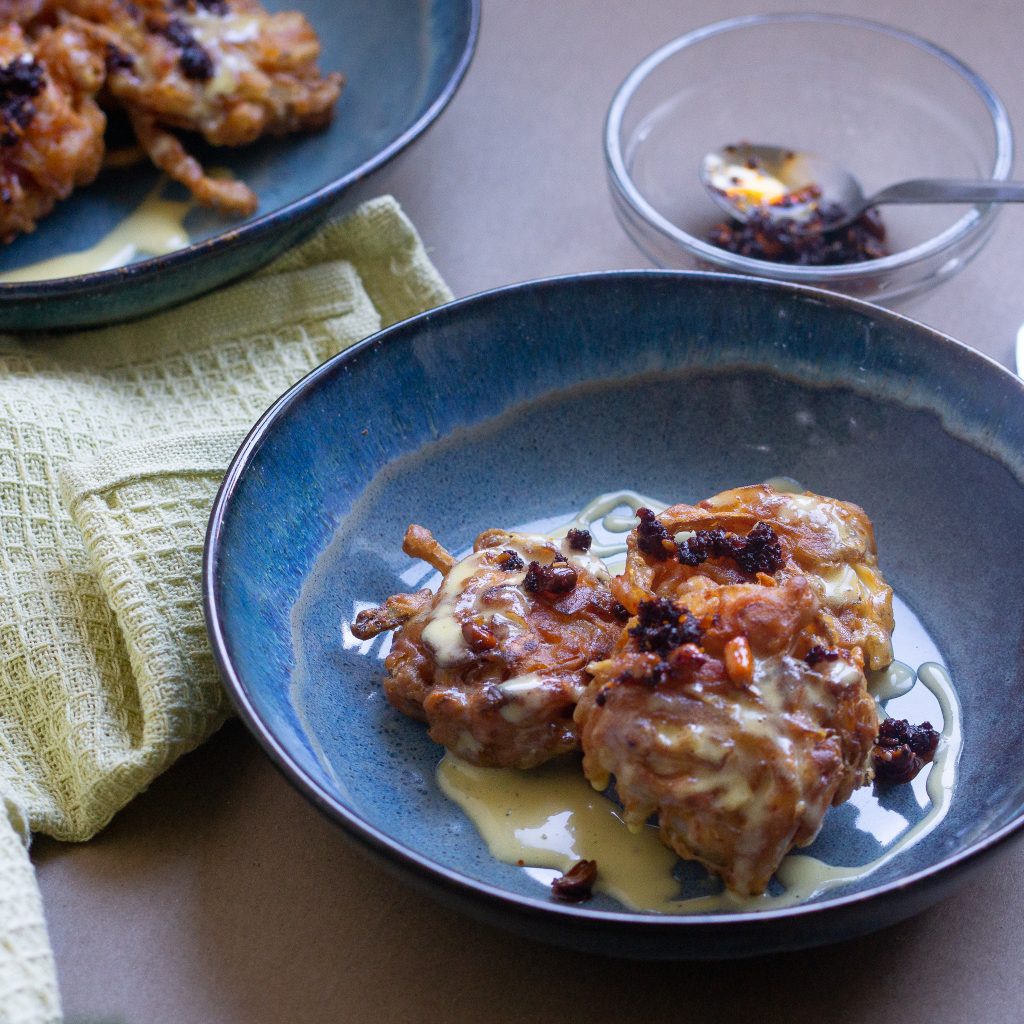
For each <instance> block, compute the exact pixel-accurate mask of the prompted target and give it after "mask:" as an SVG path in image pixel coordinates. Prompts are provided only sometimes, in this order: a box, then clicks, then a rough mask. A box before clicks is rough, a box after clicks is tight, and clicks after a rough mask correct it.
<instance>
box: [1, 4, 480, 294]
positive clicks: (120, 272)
mask: <svg viewBox="0 0 1024 1024" xmlns="http://www.w3.org/2000/svg"><path fill="white" fill-rule="evenodd" d="M462 2H464V3H465V4H466V5H467V7H468V8H469V28H468V31H467V33H466V42H465V46H464V47H463V50H462V53H461V54H460V55H459V59H458V61H457V63H456V65H455V67H454V69H453V71H452V74H451V77H450V78H449V79H448V81H447V82H446V83H445V85H444V88H443V89H442V90H441V91H440V92H439V93H438V95H437V97H436V98H435V99H434V101H433V103H431V104H430V106H429V107H427V109H426V110H425V111H424V112H423V113H422V114H421V115H420V117H419V118H418V119H417V120H416V121H414V122H413V123H412V124H411V125H410V126H409V127H408V128H407V129H406V130H405V131H404V132H402V134H401V135H399V136H398V137H397V138H396V139H395V140H394V141H393V142H391V143H390V144H389V145H388V146H386V147H385V148H384V149H382V150H381V151H380V152H379V153H377V154H376V155H375V156H373V157H371V158H370V159H369V160H366V161H364V162H363V163H361V164H360V165H359V166H358V167H355V168H353V169H352V170H351V171H349V172H348V173H347V174H345V175H343V176H342V177H340V178H336V179H335V180H334V181H332V182H331V183H330V184H328V185H325V186H324V187H323V188H321V189H317V191H315V192H310V193H309V195H306V196H303V197H302V198H301V199H296V200H294V201H293V202H291V203H288V204H287V205H285V206H282V207H279V208H278V209H276V210H272V211H270V212H269V213H266V214H263V215H262V216H260V217H257V218H256V219H255V220H252V221H248V222H246V223H245V224H241V225H239V226H238V227H237V228H228V229H227V230H226V231H222V232H221V233H220V234H217V235H214V236H213V237H211V238H206V239H203V240H202V241H200V242H194V243H193V244H191V245H189V246H187V247H186V248H184V249H177V250H175V251H174V252H172V253H168V254H167V255H165V256H154V257H152V258H150V259H146V260H139V262H138V263H130V264H128V265H127V266H124V267H114V268H113V269H112V270H101V271H97V272H96V273H92V274H79V275H76V276H74V277H61V278H54V279H52V280H45V281H25V282H18V283H8V284H5V283H0V302H11V303H15V302H19V303H20V302H30V301H33V300H41V299H48V298H60V299H61V300H62V301H66V300H68V299H72V298H75V297H77V296H82V295H87V294H91V293H93V292H96V291H104V290H109V289H111V288H113V287H118V288H120V287H122V286H124V285H126V284H134V283H136V282H139V281H149V280H152V279H153V278H155V277H157V276H159V275H160V274H163V273H167V272H169V271H172V270H175V269H177V268H178V267H180V266H182V265H183V264H185V263H187V262H190V261H191V260H202V259H205V258H207V257H209V256H211V255H213V254H215V253H216V254H218V255H219V254H222V253H224V252H227V251H231V250H233V249H235V248H237V247H238V246H241V245H243V244H246V245H248V244H249V243H250V242H255V241H257V240H259V239H261V238H266V237H268V236H269V235H272V234H273V233H274V231H275V230H276V229H277V227H278V225H280V224H281V223H282V222H283V221H291V220H293V219H295V220H301V219H302V218H303V217H304V216H305V215H307V214H309V213H310V212H311V211H313V210H315V209H316V208H318V207H320V206H323V205H325V204H326V203H329V202H331V201H332V200H333V199H335V198H336V197H337V196H339V195H340V194H341V193H342V192H343V191H344V190H345V189H346V188H348V187H349V186H350V185H353V184H355V183H356V182H357V181H361V180H362V179H363V178H365V177H367V176H368V175H369V174H371V173H373V171H376V170H377V169H378V168H380V167H383V166H384V164H386V163H388V162H389V161H390V160H393V159H394V158H395V157H396V156H397V155H398V154H399V153H400V152H401V151H402V150H403V149H405V147H406V146H408V145H409V144H410V143H411V142H413V141H414V140H415V139H416V138H417V137H418V136H420V135H422V134H423V132H425V131H426V130H427V128H429V127H430V126H431V124H433V122H434V121H435V120H436V119H437V117H438V115H439V114H440V113H441V111H442V110H444V108H445V107H446V106H447V105H448V104H449V102H450V101H451V99H452V97H453V96H454V95H455V93H456V91H457V90H458V88H459V86H460V85H461V84H462V80H463V78H464V77H465V75H466V71H467V70H468V68H469V64H470V61H471V60H472V59H473V53H474V52H475V50H476V44H477V38H478V37H479V35H480V3H481V0H462ZM273 255H274V253H273V252H271V253H270V254H269V255H268V257H267V260H270V259H271V258H273ZM263 262H266V260H265V261H263Z"/></svg>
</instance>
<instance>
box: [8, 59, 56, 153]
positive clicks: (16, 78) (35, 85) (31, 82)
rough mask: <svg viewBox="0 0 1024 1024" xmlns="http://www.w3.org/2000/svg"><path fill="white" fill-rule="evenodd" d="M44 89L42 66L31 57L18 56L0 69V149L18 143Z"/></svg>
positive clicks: (44, 78)
mask: <svg viewBox="0 0 1024 1024" xmlns="http://www.w3.org/2000/svg"><path fill="white" fill-rule="evenodd" d="M26 56H27V55H26ZM45 85H46V74H45V72H44V71H43V66H42V65H41V64H39V63H38V62H37V61H36V60H35V58H34V57H28V59H27V60H26V59H23V58H22V57H20V56H19V57H15V58H14V59H13V60H11V61H10V62H9V63H7V64H3V65H0V146H3V147H5V148H6V147H9V146H14V145H17V143H18V142H19V141H20V140H21V137H22V135H23V134H24V131H25V129H26V128H27V127H28V126H29V124H31V122H32V118H34V117H35V116H36V105H35V104H34V103H33V102H32V100H33V99H34V98H35V97H36V96H38V95H39V94H40V93H41V92H42V91H43V88H44V86H45Z"/></svg>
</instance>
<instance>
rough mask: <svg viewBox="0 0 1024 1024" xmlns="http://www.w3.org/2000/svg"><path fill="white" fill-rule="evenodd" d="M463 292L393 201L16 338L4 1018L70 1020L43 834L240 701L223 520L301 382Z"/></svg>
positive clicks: (6, 519)
mask: <svg viewBox="0 0 1024 1024" xmlns="http://www.w3.org/2000/svg"><path fill="white" fill-rule="evenodd" d="M450 298H451V295H450V293H449V291H448V289H447V287H446V286H445V284H444V282H443V281H442V280H441V278H440V277H439V276H438V274H437V271H436V270H435V269H434V267H433V266H432V265H431V263H430V261H429V259H428V258H427V255H426V253H425V251H424V249H423V246H422V244H421V242H420V240H419V238H418V236H417V235H416V232H415V230H414V229H413V227H412V225H411V224H410V223H409V222H408V220H407V219H406V218H405V216H404V214H403V213H402V211H401V209H400V208H399V206H398V204H397V203H396V202H395V201H394V200H393V199H391V198H390V197H385V198H381V199H377V200H373V201H371V202H369V203H366V204H365V205H363V206H361V207H360V208H359V209H358V210H357V211H356V212H355V213H353V214H351V215H350V216H349V217H347V218H345V219H343V220H339V221H335V222H333V223H330V224H328V225H327V226H326V227H325V228H323V229H322V230H321V231H320V232H319V233H318V234H317V235H316V236H314V237H313V238H312V239H311V240H309V241H307V242H306V243H305V244H303V245H302V246H300V247H299V248H297V249H295V250H293V251H291V252H289V253H287V254H286V255H285V256H283V257H282V258H280V259H278V260H277V261H276V262H275V263H273V264H272V265H271V266H270V267H268V268H266V269H265V270H263V271H262V272H261V273H259V274H257V275H256V276H254V277H251V278H249V279H247V280H244V281H242V282H241V283H239V284H235V285H233V286H230V287H228V288H224V289H222V290H220V291H218V292H215V293H213V294H211V295H208V296H206V297H204V298H200V299H197V300H196V301H194V302H192V303H190V304H189V305H187V306H183V307H181V308H179V309H175V310H172V311H170V312H166V313H161V314H158V315H155V316H152V317H150V318H148V319H147V320H143V321H139V322H136V323H132V324H127V325H121V326H116V327H109V328H104V329H101V330H90V331H83V332H81V333H77V334H69V335H61V336H57V337H48V338H43V339H40V338H38V337H35V338H28V339H18V338H14V337H2V336H0V561H2V572H0V1022H3V1024H7V1022H11V1024H29V1022H31V1024H42V1022H50V1021H55V1020H59V1018H60V1001H59V997H58V994H57V986H56V981H55V975H54V966H53V957H52V954H51V952H50V948H49V943H48V940H47V936H46V928H45V924H44V919H43V914H42V907H41V903H40V898H39V892H38V889H37V887H36V883H35V879H34V876H33V873H32V867H31V863H30V861H29V858H28V853H27V844H28V838H29V835H30V834H31V833H32V832H45V833H47V834H49V835H51V836H55V837H56V838H58V839H66V840H82V839H88V838H89V837H90V836H92V835H93V834H94V833H96V832H97V831H98V830H99V829H101V828H102V827H103V826H104V825H105V824H106V823H107V822H108V821H109V820H110V819H111V817H112V816H113V815H114V814H115V813H116V812H117V811H118V810H119V809H120V808H121V807H123V806H124V805H125V804H126V803H127V802H128V801H129V800H130V799H131V798H132V797H133V796H135V794H136V793H139V792H140V791H142V790H144V789H145V788H146V787H147V786H148V785H149V783H150V782H151V781H152V780H153V779H154V778H155V777H156V776H157V775H158V774H159V773H160V772H162V771H163V770H164V769H165V768H167V767H168V766H169V765H170V764H171V763H172V762H173V761H174V760H175V759H176V758H177V757H179V756H180V755H181V754H183V753H185V752H186V751H188V750H191V749H192V748H194V747H195V746H197V745H198V744H199V743H201V742H202V741H203V740H204V739H205V738H206V737H207V736H209V735H210V733H211V732H213V730H215V729H216V728H217V727H218V726H219V725H220V724H221V723H222V721H223V720H224V718H225V717H226V716H227V715H228V713H229V707H228V703H227V700H226V698H225V696H224V693H223V691H222V689H221V686H220V681H219V678H218V676H217V672H216V669H215V667H214V663H213V658H212V655H211V653H210V650H209V648H208V645H207V640H206V631H205V627H204V624H203V612H202V599H201V594H200V581H199V578H200V561H201V557H202V550H203V538H204V532H205V529H206V521H207V518H208V516H209V512H210V508H211V506H212V504H213V499H214V496H215V494H216V491H217V487H218V485H219V483H220V480H221V477H222V476H223V474H224V470H225V469H226V467H227V463H228V461H229V460H230V458H231V456H232V455H233V454H234V452H235V449H236V448H237V447H238V444H239V443H240V442H241V440H242V438H243V437H244V435H245V432H246V431H247V430H248V428H249V427H250V426H252V424H253V423H254V422H255V421H256V419H257V418H258V417H259V415H260V414H261V413H262V412H263V411H264V410H265V409H266V408H267V406H268V405H269V404H270V403H271V402H272V401H273V400H274V399H275V398H276V397H277V396H278V395H279V394H280V393H281V392H282V391H284V390H285V389H286V388H287V387H288V386H289V385H290V384H292V383H294V382H295V381H296V380H298V379H299V378H300V377H301V376H302V375H303V374H305V373H306V372H307V371H308V370H310V369H312V368H313V367H314V366H316V365H318V364H319V363H321V362H323V361H324V360H325V359H327V358H328V357H329V356H332V355H334V353H336V352H338V351H340V350H341V349H344V348H346V347H347V346H349V345H351V344H352V343H353V342H355V341H358V340H359V339H360V338H363V337H365V336H366V335H368V334H371V333H373V332H374V331H376V330H378V329H379V328H381V327H383V326H386V325H387V324H389V323H393V322H394V321H396V320H400V319H403V318H404V317H407V316H411V315H412V314H414V313H418V312H420V311H422V310H424V309H427V308H429V307H431V306H436V305H438V304H439V303H441V302H445V301H447V300H448V299H450Z"/></svg>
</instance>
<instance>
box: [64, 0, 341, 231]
mask: <svg viewBox="0 0 1024 1024" xmlns="http://www.w3.org/2000/svg"><path fill="white" fill-rule="evenodd" d="M49 11H50V13H51V15H52V14H54V13H55V14H56V15H57V16H58V18H59V19H60V20H61V21H64V22H68V23H72V24H80V25H83V26H86V27H87V30H88V31H90V32H91V33H92V34H93V36H94V37H95V38H96V40H97V43H98V45H100V46H102V48H103V53H104V58H105V62H106V69H107V83H106V84H107V92H108V94H109V96H110V97H111V98H112V100H113V101H114V102H115V103H116V104H117V105H118V106H120V107H122V108H123V109H124V110H125V111H126V113H127V114H128V117H129V119H130V121H131V124H132V127H133V129H134V131H135V134H136V136H137V138H138V140H139V143H140V145H141V146H142V148H143V150H144V151H145V152H146V154H147V155H148V156H149V158H150V159H151V160H152V161H153V163H155V164H156V165H157V166H158V167H159V168H160V169H161V170H163V171H165V172H166V173H167V174H168V175H170V176H171V177H172V178H174V179H175V180H177V181H180V182H181V183H182V184H184V185H185V186H187V187H188V188H189V189H190V190H191V191H192V192H193V193H194V194H195V196H196V198H197V199H199V201H200V202H202V203H205V204H207V205H211V206H216V207H219V208H221V209H224V210H227V211H229V212H232V213H240V214H248V213H251V212H252V211H253V210H254V209H255V208H256V205H257V199H256V196H255V194H254V193H253V192H252V191H251V190H250V189H249V188H248V187H246V186H245V185H243V184H242V183H241V182H236V181H223V180H219V179H214V178H210V177H209V176H208V175H207V174H206V173H205V172H204V171H203V169H202V167H201V166H200V165H199V163H198V162H197V161H196V160H195V159H194V158H193V157H191V156H190V155H189V154H188V152H187V150H186V149H185V146H184V144H183V143H182V141H181V140H180V139H179V138H178V136H177V135H175V134H174V131H175V130H184V131H190V132H196V133H197V134H198V135H200V136H202V138H203V139H205V140H206V141H207V142H208V143H210V144H211V145H214V146H244V145H248V144H249V143H251V142H255V141H256V140H257V139H258V138H260V137H262V136H264V135H286V134H289V133H292V132H306V131H313V130H315V129H318V128H322V127H324V126H325V125H326V124H327V123H328V122H329V121H330V120H331V116H332V114H333V110H334V104H335V103H336V102H337V100H338V96H339V95H340V93H341V88H342V85H343V83H344V78H343V77H342V76H341V75H340V74H338V73H337V72H334V73H331V74H328V75H324V76H322V75H321V74H320V72H319V70H318V68H317V63H316V62H317V58H318V56H319V54H320V41H319V39H318V38H317V35H316V33H315V32H314V30H313V28H312V27H311V26H310V24H309V22H308V21H307V20H306V19H305V18H304V17H303V15H301V14H300V13H298V12H297V11H285V12H280V13H276V14H270V13H268V12H267V11H265V10H264V9H263V8H262V7H261V6H260V4H259V3H257V2H256V0H134V2H132V0H55V2H53V3H51V4H50V5H49Z"/></svg>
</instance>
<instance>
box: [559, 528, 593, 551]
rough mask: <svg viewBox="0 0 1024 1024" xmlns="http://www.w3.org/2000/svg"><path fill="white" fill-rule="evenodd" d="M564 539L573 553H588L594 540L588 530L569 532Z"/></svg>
mask: <svg viewBox="0 0 1024 1024" xmlns="http://www.w3.org/2000/svg"><path fill="white" fill-rule="evenodd" d="M565 539H566V540H567V541H568V542H569V547H571V548H572V549H573V551H589V550H590V545H591V544H592V543H593V541H594V538H593V537H591V536H590V531H589V530H576V529H573V530H570V531H569V532H568V533H567V534H566V535H565Z"/></svg>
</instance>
